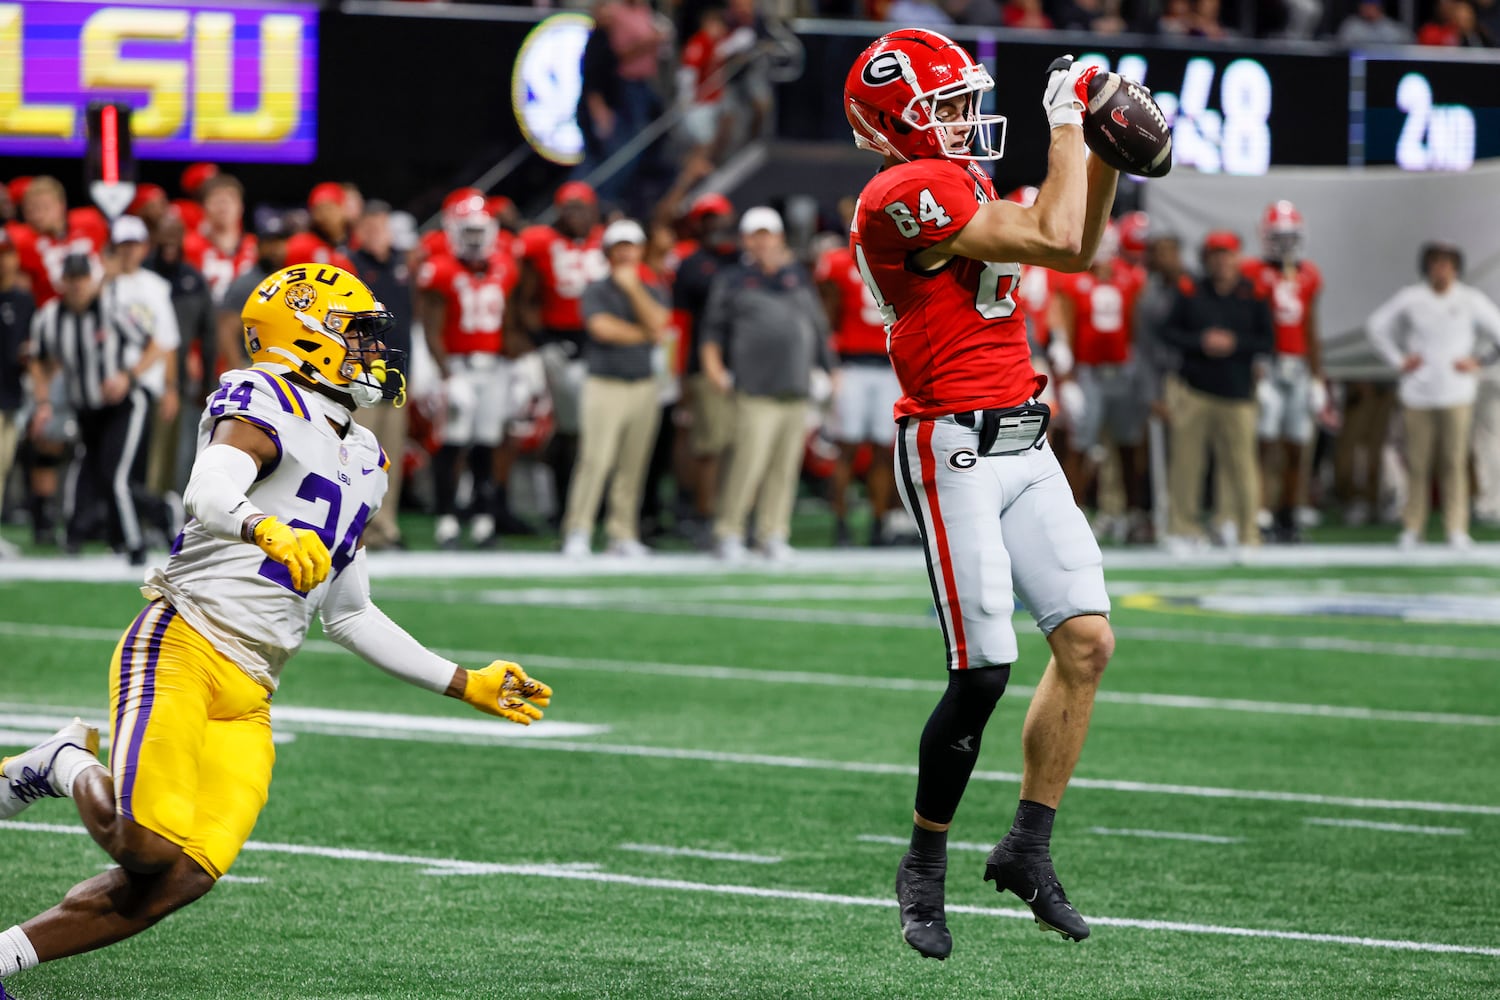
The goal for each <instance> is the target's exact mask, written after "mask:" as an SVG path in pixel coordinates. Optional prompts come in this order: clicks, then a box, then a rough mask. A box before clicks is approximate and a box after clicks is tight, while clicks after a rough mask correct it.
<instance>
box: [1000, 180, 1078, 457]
mask: <svg viewBox="0 0 1500 1000" xmlns="http://www.w3.org/2000/svg"><path fill="white" fill-rule="evenodd" d="M1036 194H1037V191H1036V188H1034V187H1032V186H1031V185H1030V184H1027V185H1025V186H1024V187H1018V188H1016V189H1015V190H1014V191H1012V192H1010V193H1009V194H1007V195H1006V196H1005V200H1006V201H1012V202H1015V203H1016V204H1017V205H1020V206H1021V207H1023V208H1030V207H1031V206H1032V205H1035V204H1036ZM1014 298H1015V300H1016V306H1017V307H1018V308H1019V309H1020V311H1021V316H1022V318H1023V319H1024V320H1025V322H1026V342H1027V343H1028V344H1029V345H1030V347H1031V367H1032V368H1034V369H1035V370H1036V373H1037V374H1038V375H1040V376H1042V377H1043V378H1045V379H1046V380H1047V384H1046V385H1045V386H1043V387H1042V391H1041V393H1040V394H1039V395H1038V396H1037V397H1036V401H1037V402H1038V403H1043V404H1045V405H1047V406H1048V407H1050V408H1051V409H1052V411H1053V413H1056V412H1057V409H1058V398H1057V382H1058V381H1059V380H1061V379H1063V378H1065V377H1066V376H1067V375H1068V374H1069V373H1071V372H1072V370H1073V355H1072V354H1071V353H1070V352H1069V351H1068V342H1067V340H1066V339H1063V338H1058V339H1057V340H1056V341H1055V342H1054V340H1053V338H1052V330H1051V328H1050V327H1049V326H1048V325H1047V324H1048V322H1049V319H1050V317H1051V315H1052V272H1051V271H1049V270H1047V269H1046V268H1045V267H1038V266H1037V265H1035V264H1022V265H1021V276H1020V277H1019V278H1018V279H1016V291H1015V295H1014ZM1061 425H1062V421H1060V420H1054V421H1052V422H1051V423H1050V424H1048V425H1047V426H1048V428H1049V431H1048V434H1049V436H1054V437H1055V436H1056V434H1057V432H1058V431H1059V430H1060V429H1061Z"/></svg>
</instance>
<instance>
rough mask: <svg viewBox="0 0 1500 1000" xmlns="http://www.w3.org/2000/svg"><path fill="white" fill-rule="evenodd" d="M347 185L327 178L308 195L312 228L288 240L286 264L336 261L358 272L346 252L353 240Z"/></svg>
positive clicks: (346, 268) (335, 263)
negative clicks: (347, 200)
mask: <svg viewBox="0 0 1500 1000" xmlns="http://www.w3.org/2000/svg"><path fill="white" fill-rule="evenodd" d="M345 197H346V196H345V192H344V186H343V185H342V184H335V183H334V182H333V181H324V182H323V183H322V184H319V185H318V186H317V187H315V188H313V189H312V192H311V193H310V194H309V195H308V196H307V210H308V212H310V213H311V214H312V229H311V230H310V231H308V232H305V233H298V234H297V235H295V236H293V237H292V238H291V239H289V240H287V241H286V266H288V267H290V266H291V265H292V264H332V265H333V266H334V267H341V268H343V269H344V270H345V271H349V272H351V273H352V272H353V271H354V262H353V261H351V260H350V259H349V258H348V256H347V255H346V254H345V253H344V250H345V248H346V247H345V245H346V244H347V243H348V241H349V221H348V219H347V218H346V217H345V215H344V202H345Z"/></svg>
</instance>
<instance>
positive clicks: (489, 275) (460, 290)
mask: <svg viewBox="0 0 1500 1000" xmlns="http://www.w3.org/2000/svg"><path fill="white" fill-rule="evenodd" d="M520 277H521V275H520V269H519V268H517V266H516V259H515V258H514V257H512V256H511V255H510V254H508V253H500V252H498V251H497V252H495V253H493V254H491V255H490V259H489V264H488V266H487V267H486V268H485V269H484V270H482V271H474V270H471V269H470V268H468V267H466V266H465V265H464V264H463V263H462V262H461V261H460V260H459V259H458V258H457V257H454V256H452V255H450V254H439V255H438V256H435V257H430V258H428V259H427V260H426V261H423V263H422V267H421V269H420V270H418V271H417V288H419V289H421V290H422V291H424V292H437V293H438V294H440V295H442V296H443V301H444V302H445V303H446V304H447V307H448V308H447V309H446V310H445V311H444V316H443V350H445V351H447V352H448V353H449V354H499V353H501V350H502V348H503V347H504V346H505V337H504V333H503V329H504V325H505V300H506V298H507V297H508V296H509V295H510V293H511V292H513V291H515V288H516V282H517V281H518V280H520Z"/></svg>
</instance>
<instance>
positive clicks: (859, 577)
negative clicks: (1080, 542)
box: [0, 553, 1500, 1000]
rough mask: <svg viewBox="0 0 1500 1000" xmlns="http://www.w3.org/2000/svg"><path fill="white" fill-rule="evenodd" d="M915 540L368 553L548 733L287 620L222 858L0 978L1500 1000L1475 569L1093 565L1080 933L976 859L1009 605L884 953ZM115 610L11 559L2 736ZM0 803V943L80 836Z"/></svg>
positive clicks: (1005, 709) (901, 813)
mask: <svg viewBox="0 0 1500 1000" xmlns="http://www.w3.org/2000/svg"><path fill="white" fill-rule="evenodd" d="M912 558H913V563H912V565H911V567H910V568H909V569H893V568H858V569H850V570H848V571H846V572H836V571H828V572H822V571H820V572H802V573H780V574H775V575H766V574H756V573H753V572H752V573H745V574H738V575H731V576H714V575H694V576H665V577H663V576H639V577H632V576H610V577H597V578H584V577H580V578H574V579H569V578H565V577H564V578H552V577H548V578H529V579H436V580H435V579H379V582H378V583H377V586H376V588H375V597H376V599H377V601H379V602H380V603H381V604H382V606H383V607H384V608H385V609H386V610H387V611H388V612H389V613H390V614H391V616H392V617H394V618H395V619H397V620H398V621H401V622H403V623H405V624H406V625H407V626H408V627H409V628H410V630H411V631H412V632H413V633H415V634H416V635H417V636H418V637H419V638H421V639H423V640H424V641H426V642H428V643H429V644H431V645H433V646H435V647H440V648H442V649H444V650H446V651H449V652H451V653H453V654H454V655H465V656H466V657H467V660H466V662H468V663H469V664H471V665H476V666H477V665H481V662H482V661H480V660H479V658H480V657H481V656H484V657H486V658H487V657H488V655H490V654H493V655H502V654H503V655H506V656H509V657H512V658H515V659H518V660H520V661H521V662H522V663H524V664H526V665H528V667H529V668H531V669H532V672H533V673H534V674H535V675H536V676H539V677H541V678H543V679H545V680H547V681H548V682H550V683H551V684H552V685H553V686H554V687H555V688H556V692H557V693H556V698H555V699H554V702H553V707H552V709H550V710H549V712H548V716H547V724H544V725H543V726H540V727H538V728H537V729H536V730H535V731H530V732H526V733H525V735H518V733H519V731H518V730H516V729H515V728H514V727H507V726H506V725H505V724H504V723H501V722H499V721H498V720H495V721H492V720H490V719H488V718H487V717H483V716H480V715H478V714H476V713H473V712H472V711H471V710H469V709H467V708H466V707H464V706H462V705H459V704H457V703H456V702H450V701H444V700H443V699H440V698H437V697H434V696H431V695H427V694H425V693H423V692H419V691H416V690H414V689H411V688H407V687H405V686H403V685H401V684H399V683H397V682H395V681H392V680H390V679H388V678H386V677H385V676H384V675H382V674H380V673H379V672H378V671H376V670H374V669H373V668H370V667H367V666H365V665H364V664H362V663H360V662H358V661H357V660H355V659H354V658H353V657H351V656H349V655H348V654H345V653H343V652H341V651H337V650H335V649H334V648H333V647H331V646H330V645H329V644H327V643H325V642H321V641H314V642H311V643H310V644H309V646H308V648H307V649H306V650H305V651H304V652H303V653H302V654H301V655H300V656H299V657H298V658H297V660H296V661H294V662H293V663H292V664H291V666H290V667H289V668H288V670H287V673H286V677H285V683H284V685H283V687H282V690H281V693H280V694H278V696H277V699H276V706H277V713H278V722H277V728H278V729H279V730H280V731H281V733H282V736H283V739H284V740H285V742H283V743H282V744H281V745H280V746H279V748H278V754H279V758H278V761H277V766H276V777H275V781H274V783H273V786H272V792H271V801H270V804H269V805H268V807H267V809H266V811H265V813H264V814H263V816H262V817H261V821H260V825H259V826H258V827H257V829H256V831H255V838H254V843H253V845H252V848H251V849H250V850H248V851H247V852H246V853H245V854H244V855H242V856H241V858H240V861H239V863H238V864H237V865H236V867H235V869H234V872H233V873H232V875H233V877H232V879H231V880H229V881H227V882H226V883H224V884H222V885H220V886H219V887H218V888H217V889H215V891H214V892H213V893H211V894H210V895H209V896H208V897H207V898H206V899H204V900H203V901H201V902H200V903H197V904H195V905H193V906H192V907H190V908H189V909H188V910H186V911H184V912H183V913H181V914H178V915H177V916H175V917H173V918H170V919H169V920H168V921H166V922H165V923H163V924H162V925H161V926H159V927H157V928H156V929H154V930H152V931H150V932H148V933H147V934H145V935H143V936H141V937H139V938H136V939H134V940H131V941H128V942H126V943H124V944H122V945H119V946H116V947H114V948H111V949H108V950H106V951H103V952H99V953H96V954H93V955H88V956H83V957H79V958H73V959H68V960H64V961H61V962H57V963H54V964H51V965H47V966H43V967H41V968H39V969H36V970H33V971H31V972H27V973H24V974H21V975H18V976H15V977H12V978H10V979H7V981H6V983H5V986H6V988H7V989H8V990H10V991H11V992H12V993H14V994H15V995H16V996H17V997H19V998H20V1000H46V998H53V1000H82V998H105V997H108V998H123V997H142V998H148V997H149V998H152V1000H167V998H183V1000H187V998H193V1000H201V998H258V997H275V998H278V1000H281V998H311V997H318V998H354V997H382V998H383V997H411V998H432V997H518V998H520V997H526V998H530V997H590V998H592V997H600V998H642V1000H647V998H649V1000H657V998H710V997H786V998H804V997H817V998H852V1000H864V998H876V997H881V998H885V997H889V998H914V1000H929V998H931V1000H936V998H949V997H964V998H968V997H974V998H979V997H985V998H988V997H1007V998H1008V997H1037V998H1046V1000H1061V998H1079V1000H1082V998H1094V997H1111V998H1114V997H1122V998H1123V997H1129V998H1143V1000H1144V998H1150V1000H1157V998H1178V997H1182V998H1188V997H1193V998H1198V997H1215V998H1266V997H1287V998H1308V997H1315V998H1325V997H1327V998H1335V997H1351V998H1353V997H1359V998H1365V997H1393V998H1415V997H1452V998H1464V1000H1469V998H1483V997H1500V777H1497V762H1500V652H1497V650H1500V628H1497V626H1496V624H1495V622H1497V621H1500V617H1497V616H1500V570H1496V569H1491V568H1484V567H1476V566H1468V567H1465V568H1462V569H1452V570H1445V569H1440V568H1415V567H1411V568H1405V569H1401V568H1389V567H1387V568H1378V569H1372V568H1363V569H1341V570H1325V571H1314V570H1306V569H1303V570H1295V569H1276V570H1271V569H1238V570H1224V569H1219V570H1210V569H1197V570H1181V571H1172V572H1167V571H1141V570H1136V571H1128V570H1119V571H1112V572H1111V573H1110V583H1111V588H1112V592H1114V593H1115V606H1116V614H1115V624H1116V627H1117V630H1118V632H1119V644H1118V652H1117V654H1116V658H1115V661H1114V663H1113V664H1112V666H1111V667H1110V669H1109V672H1108V674H1107V675H1106V678H1105V688H1104V692H1103V693H1102V695H1101V701H1100V703H1099V705H1098V706H1097V709H1096V711H1095V714H1094V724H1093V730H1092V735H1091V737H1090V741H1089V745H1088V747H1087V749H1086V750H1085V752H1084V757H1083V760H1082V762H1081V764H1080V765H1079V768H1078V774H1077V780H1075V783H1074V786H1073V788H1072V789H1071V790H1070V792H1069V794H1068V797H1067V799H1066V800H1065V802H1064V804H1063V808H1062V810H1061V811H1060V813H1059V818H1058V824H1057V830H1056V833H1055V835H1054V842H1053V851H1054V856H1055V858H1056V860H1057V866H1058V871H1059V874H1060V876H1061V878H1062V879H1063V882H1064V884H1065V885H1066V886H1067V887H1068V890H1069V894H1070V896H1071V897H1072V899H1073V902H1074V903H1075V904H1076V905H1077V906H1078V908H1079V909H1080V911H1082V912H1083V913H1084V914H1085V915H1086V916H1087V917H1089V918H1090V919H1091V920H1092V922H1093V927H1094V934H1093V936H1092V937H1091V938H1090V939H1089V940H1088V941H1086V942H1084V943H1082V944H1072V943H1068V942H1064V941H1063V940H1062V939H1060V938H1058V937H1056V936H1055V935H1050V934H1048V935H1043V934H1041V933H1038V931H1037V929H1036V926H1035V925H1034V924H1033V923H1032V921H1031V920H1030V918H1029V913H1027V912H1025V910H1024V907H1023V906H1022V905H1021V904H1020V903H1019V901H1018V900H1016V899H1015V898H1014V897H1011V896H1004V897H1001V896H997V895H996V894H995V893H994V891H993V890H992V889H991V888H990V887H989V886H988V885H986V884H984V883H982V882H981V880H980V876H981V874H982V871H983V861H984V853H983V852H984V851H985V850H987V849H988V847H989V846H990V845H991V844H992V843H993V842H994V840H995V839H997V838H998V837H999V836H1000V835H1001V834H1002V833H1003V832H1004V830H1005V829H1006V827H1007V826H1008V824H1009V820H1010V816H1011V814H1012V812H1013V810H1014V806H1015V799H1016V792H1017V778H1016V772H1017V771H1018V770H1019V768H1020V747H1019V742H1020V741H1019V728H1020V723H1021V719H1022V718H1023V715H1024V713H1025V709H1026V703H1027V698H1028V697H1029V695H1030V687H1031V685H1033V684H1034V683H1035V682H1036V680H1037V678H1038V676H1039V674H1040V670H1041V668H1042V666H1043V665H1044V662H1045V657H1046V653H1045V644H1044V643H1043V641H1042V640H1041V639H1040V637H1039V636H1038V635H1037V634H1036V632H1035V630H1034V629H1033V628H1032V627H1031V626H1030V625H1029V621H1028V620H1025V619H1024V618H1021V617H1018V619H1017V624H1018V631H1020V633H1021V636H1022V639H1021V650H1022V661H1021V663H1019V664H1018V665H1017V667H1016V669H1015V672H1014V680H1013V684H1012V690H1011V692H1010V693H1008V694H1007V695H1006V698H1005V699H1004V701H1003V702H1002V703H1001V707H1000V709H999V711H998V712H997V714H996V717H995V719H994V721H993V722H992V723H991V725H990V728H989V729H988V730H987V732H986V738H985V745H984V752H983V755H982V758H981V760H980V765H979V766H980V768H981V773H980V774H978V775H976V780H975V781H974V783H973V784H972V785H971V787H970V791H969V795H968V797H967V799H966V801H965V803H964V805H963V807H962V809H961V810H960V812H959V815H958V820H957V823H956V824H955V826H954V829H953V833H952V835H951V837H952V840H953V841H954V842H955V843H954V850H953V851H952V854H951V857H950V863H949V890H948V898H949V904H950V926H951V927H952V929H953V933H954V938H955V949H954V953H953V957H952V958H951V959H949V960H948V961H947V962H945V963H937V962H933V961H930V960H927V959H923V958H921V957H919V956H918V955H917V954H916V953H915V952H913V951H911V950H910V949H908V948H907V947H906V946H905V945H904V944H903V943H902V942H901V940H900V938H899V934H898V929H897V920H896V913H895V909H894V905H893V903H892V901H891V897H892V892H891V887H892V881H893V877H894V872H895V866H896V862H897V860H898V858H899V857H900V855H901V853H902V850H903V848H902V847H901V846H900V844H899V841H900V840H903V839H904V837H905V836H906V834H907V832H908V830H909V822H910V810H911V802H912V793H913V789H914V777H913V774H914V765H915V760H916V742H917V736H918V733H919V732H920V730H921V727H922V724H923V723H924V721H925V720H926V717H927V714H928V712H929V710H930V709H931V706H932V704H933V702H934V701H935V700H936V698H937V692H938V691H939V690H940V688H941V684H942V680H943V678H942V673H941V668H940V666H939V664H938V660H939V657H940V655H941V649H940V637H939V633H938V630H937V627H936V624H935V621H934V619H932V617H931V613H930V601H929V598H928V596H927V590H926V579H925V575H924V574H923V573H922V571H921V568H920V564H919V563H917V562H916V561H915V560H916V558H917V557H916V554H915V553H912ZM500 565H503V563H500ZM377 572H378V571H377ZM139 605H140V601H139V598H138V597H137V596H136V593H135V590H134V588H133V587H131V586H130V585H128V584H122V583H111V584H79V583H19V582H4V583H0V636H3V641H4V647H3V648H4V650H5V652H4V654H3V655H0V703H3V704H0V734H3V735H0V746H4V747H12V746H20V745H23V744H24V743H27V742H30V741H32V740H34V739H35V737H36V736H38V735H40V734H41V733H43V732H50V730H51V729H52V728H54V727H55V725H56V722H54V717H57V716H67V715H71V713H72V712H74V711H75V710H82V711H84V712H85V714H87V715H90V716H91V717H92V718H94V719H96V720H102V719H103V718H104V714H105V709H104V702H105V697H106V690H105V670H106V663H107V659H108V656H109V653H110V650H111V648H112V646H113V643H114V642H115V640H116V638H117V637H118V635H119V633H120V631H121V629H123V628H124V627H125V626H126V625H127V624H128V623H129V621H130V619H131V618H132V616H133V615H134V614H135V612H136V610H137V609H138V608H139ZM1309 609H1311V610H1313V611H1316V612H1317V613H1316V614H1312V615H1309V614H1306V613H1305V612H1306V611H1308V610H1309ZM315 634H316V633H315ZM314 710H320V711H314ZM368 713H383V714H381V715H371V714H368ZM20 821H21V822H20V823H19V824H10V825H9V826H8V827H7V826H6V825H3V824H0V858H3V860H0V928H3V927H5V926H8V925H9V924H11V923H13V922H19V921H20V920H22V919H24V918H26V917H29V916H30V915H32V914H33V913H34V912H36V911H38V910H40V909H42V908H44V907H46V906H49V905H51V904H52V903H53V902H55V901H56V900H57V899H58V898H59V897H60V896H61V894H62V893H63V892H65V891H66V890H67V888H68V887H69V886H70V885H72V884H73V883H74V882H75V881H77V880H79V879H80V878H82V877H85V876H89V875H92V874H94V873H95V872H97V871H99V870H100V868H101V867H102V866H103V865H104V864H105V863H106V860H107V859H106V858H105V856H104V855H103V854H102V853H101V852H100V851H99V850H98V849H97V848H96V847H95V846H94V845H93V844H92V842H91V841H90V840H89V839H88V838H87V837H86V836H79V835H78V833H79V832H81V831H80V830H79V829H78V827H77V823H78V821H77V817H76V815H75V814H74V813H73V811H72V809H71V807H70V806H69V805H68V804H67V803H63V802H53V801H47V802H43V803H41V804H39V805H37V806H35V807H33V808H32V809H30V810H29V811H28V812H26V813H25V814H24V815H23V816H21V817H20ZM954 911H958V912H954Z"/></svg>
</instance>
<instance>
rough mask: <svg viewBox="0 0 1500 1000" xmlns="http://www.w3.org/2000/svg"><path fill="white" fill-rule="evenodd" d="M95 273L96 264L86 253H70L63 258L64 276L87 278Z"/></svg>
mask: <svg viewBox="0 0 1500 1000" xmlns="http://www.w3.org/2000/svg"><path fill="white" fill-rule="evenodd" d="M93 273H94V265H93V263H92V262H91V261H90V260H89V255H88V254H86V253H70V254H68V255H67V256H66V257H64V258H63V262H62V276H63V277H64V278H87V277H89V276H91V275H92V274H93Z"/></svg>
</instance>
